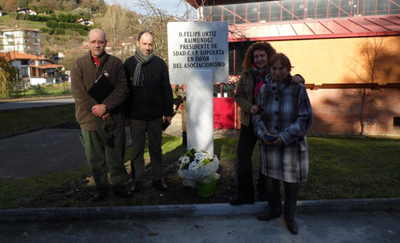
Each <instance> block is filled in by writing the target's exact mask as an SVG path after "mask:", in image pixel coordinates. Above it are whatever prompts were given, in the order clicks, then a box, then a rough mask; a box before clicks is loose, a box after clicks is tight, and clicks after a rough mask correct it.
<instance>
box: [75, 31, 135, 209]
mask: <svg viewBox="0 0 400 243" xmlns="http://www.w3.org/2000/svg"><path fill="white" fill-rule="evenodd" d="M88 46H89V48H90V52H89V53H87V54H85V55H83V56H81V57H78V58H77V59H76V60H75V62H74V64H73V65H72V67H71V83H72V88H71V90H72V95H73V97H74V99H75V116H76V119H77V121H78V122H79V124H80V126H81V130H82V134H81V139H82V142H83V144H84V147H85V154H86V158H87V160H88V163H89V167H90V171H91V173H92V176H93V179H94V182H95V184H96V191H95V195H94V198H93V201H101V200H103V199H104V198H106V197H107V195H108V192H109V190H110V187H111V188H112V191H113V193H114V195H117V196H121V197H125V198H130V197H132V193H131V192H130V190H127V187H126V182H127V181H128V173H127V171H126V169H125V166H124V155H125V141H126V137H125V128H124V117H123V115H122V107H121V104H122V102H123V101H124V100H125V99H126V97H127V94H128V86H127V82H126V76H125V71H124V66H123V64H122V62H121V60H120V59H118V58H117V57H114V56H111V55H109V54H107V53H106V52H105V48H106V46H107V39H106V34H105V33H104V31H103V30H101V29H93V30H91V31H90V33H89V40H88ZM101 75H104V76H105V77H107V78H108V80H109V81H110V82H111V84H112V85H113V86H114V89H110V90H108V91H109V92H110V94H109V95H108V96H107V97H106V98H105V99H104V100H102V101H101V102H98V101H96V100H95V99H94V98H92V96H91V95H89V94H88V90H89V89H90V88H91V87H92V85H93V84H94V83H95V81H96V80H97V79H98V78H99V77H100V76H101ZM106 160H107V161H108V163H109V164H108V168H107V165H106ZM108 172H109V173H110V176H111V185H110V183H109V181H108V179H107V173H108Z"/></svg>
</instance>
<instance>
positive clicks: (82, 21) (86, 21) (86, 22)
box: [75, 18, 94, 26]
mask: <svg viewBox="0 0 400 243" xmlns="http://www.w3.org/2000/svg"><path fill="white" fill-rule="evenodd" d="M75 23H77V24H81V25H86V26H92V25H93V24H94V22H93V19H83V18H80V19H78V20H77V21H75Z"/></svg>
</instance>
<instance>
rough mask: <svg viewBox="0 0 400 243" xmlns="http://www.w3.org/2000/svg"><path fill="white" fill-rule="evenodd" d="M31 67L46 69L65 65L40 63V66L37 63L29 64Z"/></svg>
mask: <svg viewBox="0 0 400 243" xmlns="http://www.w3.org/2000/svg"><path fill="white" fill-rule="evenodd" d="M29 66H30V67H36V68H39V69H46V68H62V67H63V66H61V65H57V64H46V65H40V66H36V65H29Z"/></svg>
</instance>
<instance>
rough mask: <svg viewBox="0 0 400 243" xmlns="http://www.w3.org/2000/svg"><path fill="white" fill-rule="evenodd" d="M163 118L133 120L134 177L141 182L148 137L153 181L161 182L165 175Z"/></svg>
mask: <svg viewBox="0 0 400 243" xmlns="http://www.w3.org/2000/svg"><path fill="white" fill-rule="evenodd" d="M162 122H163V119H162V118H157V119H154V120H151V121H142V120H135V119H131V135H132V162H131V166H132V177H133V178H134V180H136V181H141V180H142V178H141V176H142V174H143V172H144V169H145V162H144V157H143V156H144V149H145V145H146V136H147V139H148V144H149V153H150V161H151V171H152V179H153V180H159V179H161V178H162V175H163V168H162V149H161V145H162Z"/></svg>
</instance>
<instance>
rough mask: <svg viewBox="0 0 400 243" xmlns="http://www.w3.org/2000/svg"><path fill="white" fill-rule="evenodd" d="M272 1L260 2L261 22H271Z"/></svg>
mask: <svg viewBox="0 0 400 243" xmlns="http://www.w3.org/2000/svg"><path fill="white" fill-rule="evenodd" d="M269 6H270V2H260V23H264V22H269Z"/></svg>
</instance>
